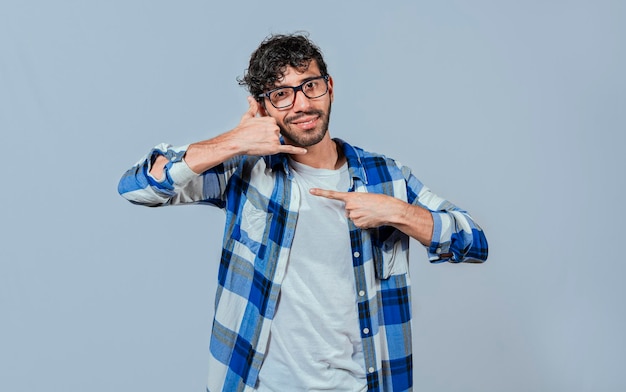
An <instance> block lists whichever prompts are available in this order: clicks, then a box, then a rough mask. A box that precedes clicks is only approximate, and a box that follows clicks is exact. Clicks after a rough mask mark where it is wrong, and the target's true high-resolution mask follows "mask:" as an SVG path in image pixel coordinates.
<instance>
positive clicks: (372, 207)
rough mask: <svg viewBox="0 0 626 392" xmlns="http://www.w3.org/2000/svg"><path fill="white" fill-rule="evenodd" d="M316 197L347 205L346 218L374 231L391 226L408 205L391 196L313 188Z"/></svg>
mask: <svg viewBox="0 0 626 392" xmlns="http://www.w3.org/2000/svg"><path fill="white" fill-rule="evenodd" d="M309 192H311V194H313V195H315V196H321V197H325V198H327V199H333V200H339V201H342V202H344V203H345V208H346V217H347V218H348V219H350V220H351V221H352V222H353V223H354V225H355V226H356V227H358V228H361V229H372V228H375V227H379V226H383V225H388V224H390V219H393V217H394V216H395V215H396V214H398V213H402V207H403V205H406V206H408V204H406V203H404V202H402V201H401V200H399V199H396V198H394V197H391V196H387V195H382V194H378V193H364V192H338V191H331V190H326V189H319V188H312V189H310V190H309Z"/></svg>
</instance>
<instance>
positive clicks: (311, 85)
mask: <svg viewBox="0 0 626 392" xmlns="http://www.w3.org/2000/svg"><path fill="white" fill-rule="evenodd" d="M316 86H317V80H309V81H308V82H306V83H305V84H304V86H303V88H305V89H307V90H313V89H315V87H316Z"/></svg>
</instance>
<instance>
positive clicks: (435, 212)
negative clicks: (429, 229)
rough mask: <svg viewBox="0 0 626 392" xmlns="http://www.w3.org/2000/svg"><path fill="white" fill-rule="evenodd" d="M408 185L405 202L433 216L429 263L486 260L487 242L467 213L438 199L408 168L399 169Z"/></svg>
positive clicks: (444, 200) (446, 201)
mask: <svg viewBox="0 0 626 392" xmlns="http://www.w3.org/2000/svg"><path fill="white" fill-rule="evenodd" d="M402 173H403V175H404V178H405V180H406V182H407V196H408V202H409V203H411V204H413V205H418V206H420V207H423V208H426V209H428V210H430V211H431V213H432V216H433V236H432V240H431V243H430V246H429V247H428V248H427V251H428V258H429V260H430V261H431V262H432V263H441V262H446V261H447V262H452V263H460V262H470V263H482V262H484V261H485V260H487V254H488V245H487V239H486V237H485V234H484V232H483V230H482V229H481V228H480V226H479V225H478V224H477V223H476V222H475V221H474V220H473V219H472V217H471V216H470V214H469V213H468V212H467V211H465V210H462V209H460V208H459V207H457V206H455V205H454V204H452V203H450V202H449V201H448V200H446V199H444V198H442V197H440V196H437V195H436V194H434V193H433V192H432V191H431V190H430V189H429V188H428V187H426V186H424V184H422V183H421V182H420V181H419V180H418V179H417V178H416V177H415V176H414V175H413V174H411V171H410V169H408V168H407V167H402Z"/></svg>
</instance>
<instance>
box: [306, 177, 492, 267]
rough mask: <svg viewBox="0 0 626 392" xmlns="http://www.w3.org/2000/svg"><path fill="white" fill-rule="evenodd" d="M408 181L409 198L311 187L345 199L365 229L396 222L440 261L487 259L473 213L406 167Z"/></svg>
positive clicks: (350, 215) (433, 259)
mask: <svg viewBox="0 0 626 392" xmlns="http://www.w3.org/2000/svg"><path fill="white" fill-rule="evenodd" d="M402 172H403V175H404V177H405V181H406V184H407V201H404V200H401V199H398V198H396V197H392V196H388V195H383V194H376V193H363V192H337V191H330V190H323V189H311V190H310V192H311V193H312V194H313V195H316V196H322V197H327V198H331V199H336V200H340V201H343V202H344V203H345V208H346V216H347V217H348V218H349V219H351V220H352V221H353V222H354V224H355V225H356V226H357V227H360V228H362V229H369V228H375V227H379V226H385V225H387V226H392V227H394V228H396V229H398V230H400V231H402V232H403V233H405V234H407V235H409V236H411V237H413V238H415V239H416V240H418V241H419V242H420V243H422V244H423V245H424V246H425V247H426V248H427V249H428V254H429V259H430V261H431V262H433V263H438V262H444V261H449V262H483V261H485V260H486V259H487V240H486V238H485V235H484V233H483V231H482V230H481V228H480V227H479V226H478V225H477V224H476V223H475V222H474V221H473V219H472V218H471V216H470V215H469V214H468V213H467V212H466V211H463V210H461V209H459V208H458V207H456V206H455V205H453V204H452V203H450V202H448V201H447V200H445V199H443V198H441V197H439V196H437V195H435V194H434V193H432V192H431V191H430V190H429V189H428V188H426V187H425V186H424V185H423V184H422V183H421V182H420V181H419V180H417V178H415V177H414V176H413V175H412V174H411V173H410V171H409V170H408V168H405V167H404V168H402Z"/></svg>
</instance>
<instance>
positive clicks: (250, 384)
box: [119, 139, 487, 391]
mask: <svg viewBox="0 0 626 392" xmlns="http://www.w3.org/2000/svg"><path fill="white" fill-rule="evenodd" d="M336 141H337V142H338V143H340V145H341V146H342V148H343V152H344V154H345V156H346V158H347V162H348V168H349V173H350V179H351V186H350V190H349V191H351V192H372V193H382V194H387V195H390V196H393V197H396V198H399V199H401V200H404V201H406V202H408V203H410V204H414V205H418V206H421V207H424V208H427V209H429V210H430V211H431V212H432V215H433V219H434V230H433V238H432V242H431V244H430V246H429V247H428V248H427V251H428V254H429V258H430V260H431V262H444V261H448V262H482V261H485V260H486V258H487V242H486V239H485V236H484V234H483V232H482V230H481V229H480V227H479V226H478V225H477V224H476V223H474V221H473V220H472V218H471V217H470V216H469V215H468V214H467V212H465V211H463V210H461V209H459V208H457V207H456V206H454V205H453V204H451V203H449V202H448V201H446V200H444V199H442V198H440V197H438V196H436V195H435V194H433V193H432V192H431V191H430V190H429V189H428V188H426V187H425V186H424V185H423V184H422V183H421V182H420V181H419V180H418V179H417V178H415V177H414V176H413V175H412V174H411V172H410V170H409V169H408V168H407V167H404V166H402V165H400V164H398V163H397V162H395V161H394V160H392V159H389V158H386V157H384V156H381V155H377V154H372V153H368V152H365V151H363V150H362V149H359V148H357V147H353V146H351V145H349V144H348V143H345V142H343V141H341V140H339V139H336ZM186 148H187V146H184V147H179V148H173V147H171V146H169V145H165V144H162V145H159V146H157V147H155V149H153V150H152V151H151V152H150V153H149V154H148V156H147V157H146V158H145V159H143V160H141V161H140V162H138V163H137V164H136V165H135V166H134V167H133V168H131V169H130V170H129V171H128V172H126V173H125V174H124V176H123V177H122V179H121V180H120V184H119V192H120V194H121V195H122V196H124V197H125V198H127V199H128V200H130V201H131V202H133V203H136V204H141V205H146V206H163V205H170V204H183V203H195V204H209V205H213V206H217V207H219V208H221V209H223V210H224V211H225V213H226V227H225V232H224V239H223V244H222V256H221V259H220V265H219V272H218V281H219V282H218V283H219V285H218V288H217V294H216V300H215V317H214V320H213V328H212V334H211V341H210V352H211V357H210V360H209V362H210V363H209V381H208V386H207V391H252V390H254V386H255V385H256V382H257V378H258V374H259V370H260V368H261V366H262V364H263V358H264V356H265V353H266V349H267V346H268V340H269V334H270V325H271V323H272V319H273V318H274V315H275V313H276V310H277V308H276V306H277V300H278V294H279V291H280V286H281V282H282V279H283V277H284V276H285V271H286V267H287V264H288V261H289V252H290V247H291V243H292V240H293V237H294V232H295V230H296V227H297V220H298V206H299V205H300V194H299V191H298V187H297V186H295V185H294V183H293V181H292V179H293V177H292V173H291V169H290V168H289V165H288V159H287V156H285V155H282V154H279V155H273V156H264V157H257V156H239V157H236V158H233V159H230V160H228V161H226V162H224V163H222V164H220V165H218V166H216V167H214V168H212V169H210V170H208V171H206V172H204V173H202V174H200V175H198V174H195V173H194V172H193V171H191V169H190V168H189V167H188V166H187V164H186V163H185V162H184V160H183V156H184V154H185V151H186ZM157 155H164V156H165V157H167V158H168V159H169V162H168V163H167V165H166V167H165V177H164V179H163V180H162V181H160V182H159V181H156V180H155V179H154V178H153V177H152V176H150V175H149V174H148V172H149V171H150V168H151V162H152V161H153V160H154V158H155V157H156V156H157ZM349 225H350V226H349V227H350V242H351V243H350V246H351V248H352V263H353V265H354V274H355V283H356V285H355V286H356V291H355V300H356V302H357V304H358V311H359V320H360V329H361V338H362V343H363V352H364V356H365V371H366V373H367V387H368V390H369V391H405V390H411V388H412V385H413V374H412V354H411V293H410V280H409V274H408V271H409V252H408V251H409V238H408V236H407V235H405V234H404V233H402V232H400V231H398V230H396V229H394V228H392V227H388V226H383V227H379V228H376V229H367V230H362V229H359V228H357V227H355V226H354V225H353V224H352V222H350V221H349Z"/></svg>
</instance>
